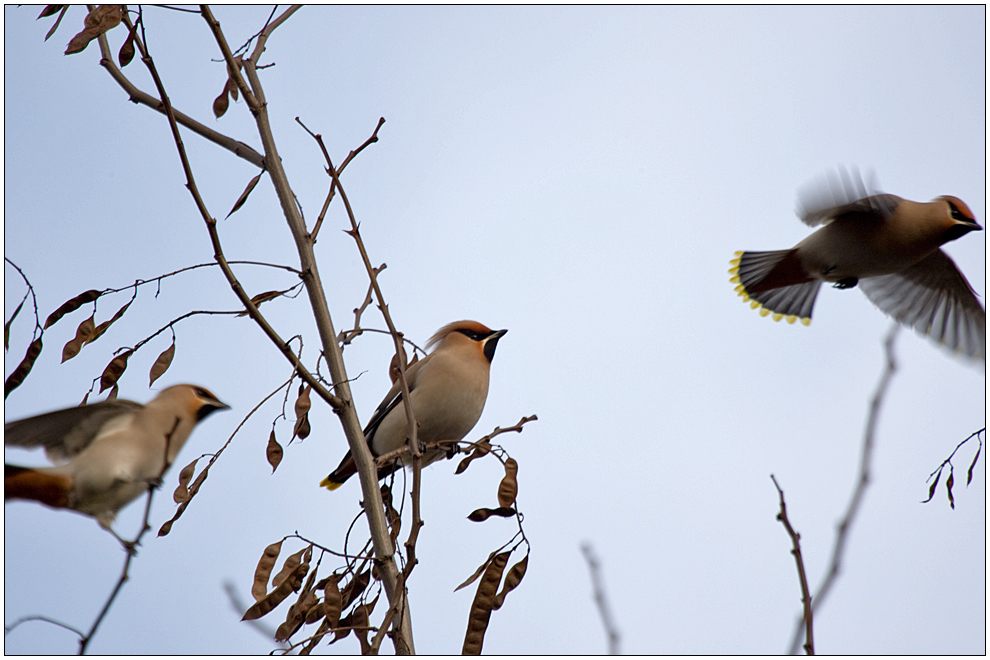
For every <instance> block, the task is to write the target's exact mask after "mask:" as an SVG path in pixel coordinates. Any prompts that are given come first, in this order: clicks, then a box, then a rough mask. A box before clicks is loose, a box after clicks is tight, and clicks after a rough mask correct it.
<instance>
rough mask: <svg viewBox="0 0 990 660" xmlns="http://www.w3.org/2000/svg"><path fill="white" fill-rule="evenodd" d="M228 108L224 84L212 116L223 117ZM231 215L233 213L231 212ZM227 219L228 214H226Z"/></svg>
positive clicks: (214, 101) (214, 105)
mask: <svg viewBox="0 0 990 660" xmlns="http://www.w3.org/2000/svg"><path fill="white" fill-rule="evenodd" d="M229 107H230V99H228V98H227V85H226V84H224V86H223V91H222V92H220V96H218V97H216V98H215V99H213V116H214V117H216V118H217V119H220V118H221V117H223V115H224V113H226V112H227V108H229ZM231 213H233V211H231ZM227 215H228V217H229V216H230V213H228V214H227Z"/></svg>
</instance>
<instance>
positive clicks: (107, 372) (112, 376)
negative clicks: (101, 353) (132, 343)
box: [100, 350, 134, 393]
mask: <svg viewBox="0 0 990 660" xmlns="http://www.w3.org/2000/svg"><path fill="white" fill-rule="evenodd" d="M133 352H134V351H133V350H127V351H124V352H123V353H121V354H120V355H118V356H117V357H115V358H114V359H112V360H110V364H108V365H107V367H106V369H104V370H103V375H101V376H100V392H101V393H102V392H103V390H106V389H109V388H110V387H113V386H114V385H116V384H117V380H118V379H119V378H120V377H121V376H122V375H123V374H124V369H126V368H127V358H129V357H131V354H132V353H133Z"/></svg>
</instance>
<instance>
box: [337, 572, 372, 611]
mask: <svg viewBox="0 0 990 660" xmlns="http://www.w3.org/2000/svg"><path fill="white" fill-rule="evenodd" d="M370 580H371V570H370V569H369V570H366V571H364V572H363V573H359V574H358V575H356V576H354V578H353V579H352V580H351V581H350V582H348V583H347V586H345V587H344V588H343V589H341V590H340V594H341V598H342V600H343V605H342V609H345V610H346V609H347V608H348V607H350V606H351V603H353V602H354V601H356V600H357V599H358V598H359V597H360V596H361V594H362V593H364V590H365V588H367V586H368V583H369V582H370Z"/></svg>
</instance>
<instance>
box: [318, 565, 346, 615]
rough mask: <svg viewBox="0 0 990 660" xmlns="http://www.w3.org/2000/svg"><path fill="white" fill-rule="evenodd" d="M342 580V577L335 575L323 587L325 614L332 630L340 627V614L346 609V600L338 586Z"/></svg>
mask: <svg viewBox="0 0 990 660" xmlns="http://www.w3.org/2000/svg"><path fill="white" fill-rule="evenodd" d="M340 578H341V576H340V575H338V574H336V573H334V574H333V575H331V576H330V577H329V578H328V579H327V581H326V584H324V585H323V614H324V615H325V616H326V617H327V622H329V624H330V627H331V628H336V627H338V626H339V625H340V612H341V610H343V609H344V599H343V598H342V597H341V595H340V586H339V585H338V583H339V582H340Z"/></svg>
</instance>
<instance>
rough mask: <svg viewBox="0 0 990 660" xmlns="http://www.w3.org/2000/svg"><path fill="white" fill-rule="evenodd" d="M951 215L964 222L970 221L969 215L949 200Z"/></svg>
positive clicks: (954, 218)
mask: <svg viewBox="0 0 990 660" xmlns="http://www.w3.org/2000/svg"><path fill="white" fill-rule="evenodd" d="M949 209H950V215H951V216H952V219H953V220H959V221H962V222H969V217H968V216H967V215H966V214H964V213H963V212H962V211H960V210H959V207H958V206H956V205H955V204H953V203H952V202H949Z"/></svg>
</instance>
